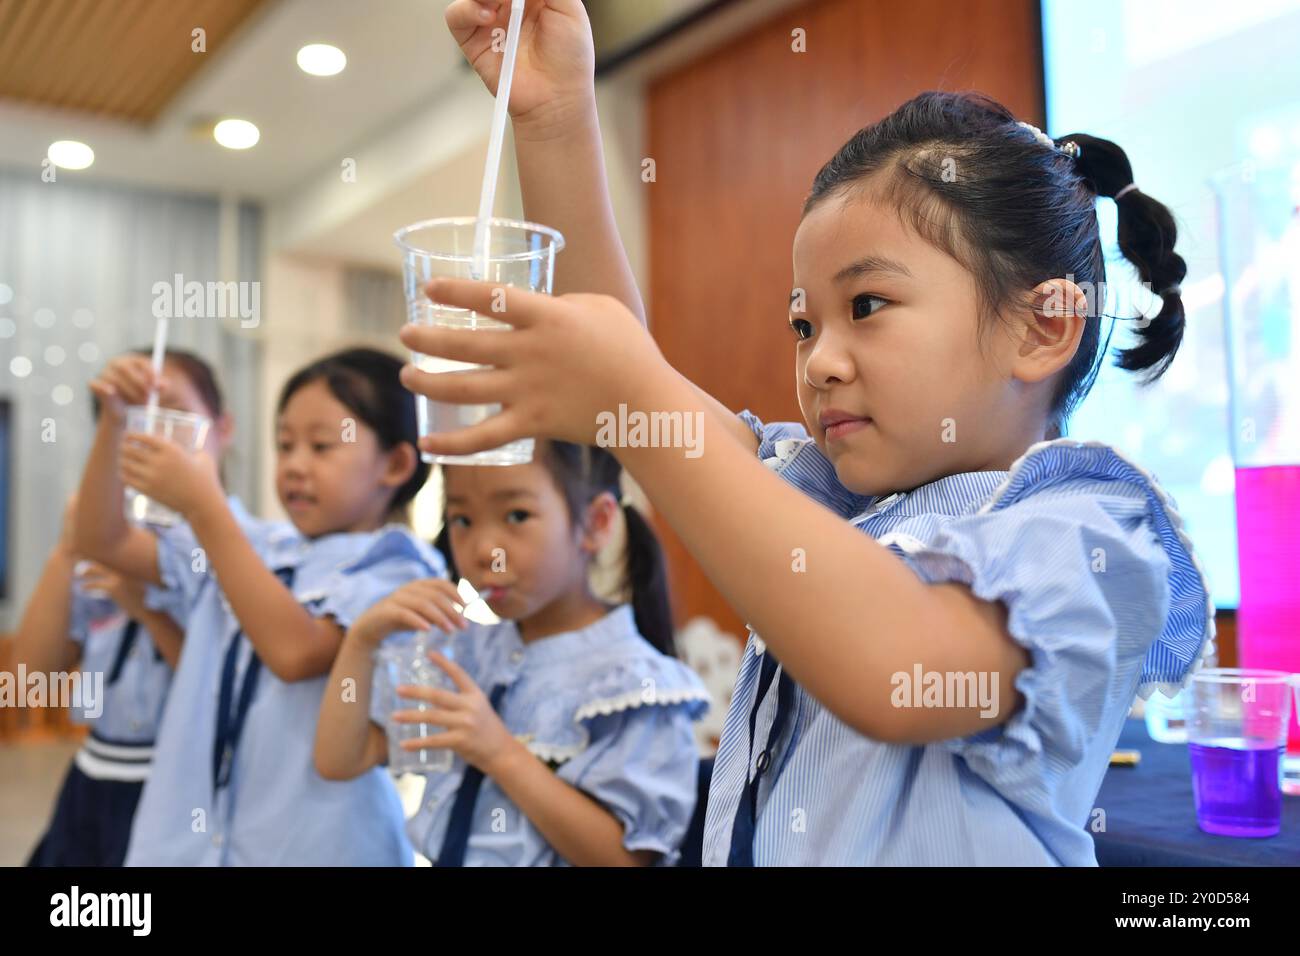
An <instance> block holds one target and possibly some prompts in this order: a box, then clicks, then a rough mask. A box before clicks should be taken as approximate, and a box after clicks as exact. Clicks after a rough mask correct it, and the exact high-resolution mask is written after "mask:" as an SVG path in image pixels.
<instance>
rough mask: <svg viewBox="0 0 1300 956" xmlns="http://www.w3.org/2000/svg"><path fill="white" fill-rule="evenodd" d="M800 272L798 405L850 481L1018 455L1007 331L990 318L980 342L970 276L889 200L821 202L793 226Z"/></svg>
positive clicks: (932, 475) (921, 480)
mask: <svg viewBox="0 0 1300 956" xmlns="http://www.w3.org/2000/svg"><path fill="white" fill-rule="evenodd" d="M794 285H795V290H794V293H793V294H792V296H791V306H790V316H789V319H790V323H791V326H792V328H793V330H794V334H795V336H796V339H797V346H796V360H795V383H796V387H797V389H798V395H799V407H800V410H801V411H802V412H803V417H804V422H805V424H806V426H807V428H808V433H809V435H811V436H812V437H813V438H814V440H815V441H816V442H817V445H818V447H820V448H821V450H822V451H823V453H825V455H826V456H827V457H828V458H829V459H830V460H831V462H832V463H834V465H835V470H836V473H837V475H838V477H839V480H840V483H841V484H843V485H844V486H845V487H846V488H848V489H849V490H850V491H853V492H855V493H857V494H864V495H887V494H890V493H892V492H895V491H907V490H910V489H912V488H915V487H917V486H919V485H922V484H925V483H927V482H929V481H933V480H935V479H936V478H938V477H941V476H944V475H949V474H955V473H957V472H963V471H980V470H989V469H1001V468H1005V467H1007V465H1008V464H1009V463H1010V461H1011V460H1013V459H1014V457H1015V454H1018V452H1016V453H1012V451H1010V450H1009V443H1008V441H1007V435H1008V433H1012V432H1019V431H1023V428H1022V427H1020V426H1018V425H1017V426H1015V427H1011V426H1012V425H1013V424H1014V422H1015V421H1016V420H1019V419H1022V418H1024V416H1025V408H1024V405H1025V403H1024V400H1023V399H1024V396H1023V393H1022V388H1023V386H1022V385H1021V384H1020V383H1018V382H1017V381H1016V380H1015V379H1014V378H1013V377H1012V376H1011V368H1012V365H1013V363H1014V353H1015V345H1014V343H1013V341H1012V337H1011V335H1010V333H1009V332H1008V331H1007V330H1006V329H1005V328H1004V327H1003V325H1002V323H994V324H993V325H992V326H991V327H990V328H988V329H987V330H986V331H985V333H984V336H983V341H981V339H980V334H979V333H980V326H979V321H978V299H977V293H976V286H975V281H974V277H973V276H972V275H971V274H970V272H968V271H967V270H966V269H965V267H963V266H962V265H961V264H960V263H958V262H957V261H956V260H954V259H952V258H951V257H950V256H948V255H947V254H946V253H944V252H943V251H941V250H940V249H938V248H936V247H935V246H933V245H931V244H930V243H929V242H927V241H926V240H925V239H923V238H921V237H920V236H918V235H917V234H916V233H915V232H914V231H913V230H912V229H910V228H909V227H907V226H905V225H904V224H903V223H902V222H901V221H900V220H899V217H898V214H897V212H896V211H895V210H894V208H893V207H892V206H889V205H888V204H885V203H877V202H875V201H873V199H872V198H871V196H870V193H869V192H868V191H867V190H866V189H865V188H855V189H853V190H850V191H849V192H848V193H847V194H841V195H836V196H829V197H827V198H826V199H824V200H823V201H822V202H821V203H820V204H819V205H817V206H815V207H814V208H813V209H812V210H811V211H810V212H809V213H808V215H806V216H805V217H804V219H803V222H802V223H800V225H799V229H798V231H797V233H796V234H795V240H794ZM801 291H802V296H801V295H800V292H801ZM801 308H802V311H800V309H801ZM836 418H841V419H845V420H846V421H845V423H844V424H839V425H835V424H834V420H835V419H836ZM1040 437H1041V436H1040ZM1010 445H1014V442H1011V443H1010ZM1024 447H1025V446H1024V445H1023V444H1022V445H1021V450H1023V448H1024ZM1007 455H1010V456H1011V457H1010V458H1008V457H1007ZM1003 459H1006V460H1005V461H1004V460H1003Z"/></svg>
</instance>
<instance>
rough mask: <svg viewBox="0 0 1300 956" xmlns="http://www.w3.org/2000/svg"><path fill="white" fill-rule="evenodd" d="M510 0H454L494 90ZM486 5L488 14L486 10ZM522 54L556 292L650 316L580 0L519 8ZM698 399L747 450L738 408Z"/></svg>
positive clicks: (526, 146) (516, 90)
mask: <svg viewBox="0 0 1300 956" xmlns="http://www.w3.org/2000/svg"><path fill="white" fill-rule="evenodd" d="M509 9H510V5H509V3H508V2H507V3H502V2H496V0H457V2H455V3H453V4H451V6H449V7H448V8H447V25H448V27H449V28H450V29H451V32H452V35H453V36H454V37H455V38H456V40H457V42H458V43H460V45H461V51H462V52H463V53H464V54H465V57H466V59H467V60H469V62H470V63H471V64H472V65H473V67H474V69H475V70H476V71H477V72H478V74H479V76H480V77H481V78H482V79H483V82H484V83H485V84H486V85H487V87H488V89H489V90H492V91H494V92H495V90H496V88H497V78H498V75H499V73H500V64H501V55H500V53H499V52H496V51H494V50H493V47H492V31H493V30H494V29H498V28H504V27H505V25H506V20H507V16H508V13H509ZM485 10H486V11H488V12H489V13H490V14H491V16H490V18H484V17H482V16H481V15H480V14H481V11H485ZM519 44H520V45H519V56H518V60H517V61H516V64H515V76H514V80H513V81H512V83H513V85H512V87H511V92H510V113H511V116H512V125H513V128H514V140H515V156H516V160H517V163H518V167H519V186H520V189H521V191H522V193H523V200H524V216H525V217H526V218H527V219H529V220H531V221H533V222H538V223H542V224H544V225H547V226H550V227H552V228H554V229H558V230H559V231H560V232H561V233H562V234H563V236H564V241H565V250H564V253H563V254H562V255H561V256H559V257H558V258H557V259H556V268H555V284H554V292H555V294H556V295H562V294H564V293H566V292H594V293H600V294H603V295H609V296H613V297H614V298H615V299H618V300H619V301H620V302H622V303H623V304H624V305H625V306H627V308H628V309H629V310H630V311H631V312H632V314H633V315H635V316H636V317H637V318H638V319H640V321H641V324H642V325H645V324H646V312H645V304H644V303H643V302H642V301H641V292H640V290H639V289H638V288H637V285H636V279H635V277H634V276H633V274H632V266H631V263H629V262H628V258H627V251H626V250H625V249H624V247H623V240H622V239H621V238H620V237H619V234H618V226H617V224H616V223H615V221H614V208H613V204H612V203H611V202H610V197H609V184H608V180H607V178H606V173H605V156H604V149H603V146H602V144H601V138H600V122H599V119H598V117H597V113H596V89H595V79H594V73H595V48H594V44H593V41H592V36H591V24H590V22H589V21H588V19H587V13H586V10H585V9H584V7H583V5H582V3H581V2H580V0H530V2H529V3H528V4H526V6H525V9H524V22H523V26H522V28H521V34H520V41H519ZM695 390H696V392H697V393H698V394H699V396H700V398H701V399H702V400H703V401H704V403H705V404H706V405H707V406H708V408H709V409H710V411H712V412H713V413H714V415H716V416H718V417H719V418H720V419H721V420H722V421H724V422H726V423H727V429H728V431H729V432H730V433H731V434H732V435H734V436H735V437H736V438H737V439H738V440H739V441H741V442H742V443H743V444H744V445H745V447H746V448H749V449H750V450H751V452H754V451H757V450H758V439H757V438H755V437H754V434H753V432H751V431H750V430H749V428H747V427H746V426H745V424H744V423H743V422H741V421H739V420H738V419H737V418H736V416H735V414H734V413H733V412H732V411H731V410H730V409H728V408H727V407H726V406H725V405H723V404H722V403H721V402H719V401H718V400H717V399H715V398H713V396H711V395H709V394H708V393H707V392H705V391H704V390H703V389H701V388H699V387H698V386H696V387H695Z"/></svg>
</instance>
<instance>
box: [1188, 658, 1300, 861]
mask: <svg viewBox="0 0 1300 956" xmlns="http://www.w3.org/2000/svg"><path fill="white" fill-rule="evenodd" d="M1292 688H1293V680H1292V677H1291V675H1289V674H1287V673H1286V672H1285V671H1271V670H1259V669H1250V668H1240V667H1216V668H1209V669H1205V670H1202V671H1199V672H1198V673H1197V674H1195V675H1194V676H1193V678H1192V686H1191V688H1190V699H1189V700H1188V704H1187V709H1188V715H1187V738H1188V748H1189V750H1190V754H1191V760H1192V793H1193V795H1194V797H1195V799H1196V822H1197V824H1198V825H1199V826H1200V828H1201V829H1202V830H1204V831H1205V832H1206V833H1217V834H1221V835H1223V836H1234V837H1268V836H1274V835H1275V834H1277V833H1278V831H1279V830H1280V829H1281V826H1282V754H1283V751H1284V749H1285V747H1286V733H1287V721H1288V720H1289V719H1290V716H1291V697H1292V693H1293V690H1292ZM1184 693H1185V694H1186V692H1184Z"/></svg>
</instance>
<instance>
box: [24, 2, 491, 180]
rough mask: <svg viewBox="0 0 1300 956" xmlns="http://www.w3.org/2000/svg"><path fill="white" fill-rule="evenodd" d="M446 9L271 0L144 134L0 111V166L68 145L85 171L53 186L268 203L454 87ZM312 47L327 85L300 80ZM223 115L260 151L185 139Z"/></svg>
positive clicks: (440, 5) (50, 114)
mask: <svg viewBox="0 0 1300 956" xmlns="http://www.w3.org/2000/svg"><path fill="white" fill-rule="evenodd" d="M445 7H446V2H445V0H364V2H358V0H273V2H272V3H271V4H270V5H269V7H268V8H267V9H266V10H264V11H262V12H261V13H259V14H257V15H255V16H254V17H253V18H251V19H250V21H249V22H248V23H247V24H245V26H244V27H243V28H242V29H241V30H240V32H239V33H238V35H236V36H235V37H234V38H233V39H232V40H231V41H230V42H229V44H228V45H227V46H225V47H224V48H222V49H221V50H219V51H218V52H217V53H215V54H213V62H212V63H211V64H210V65H208V66H206V67H205V68H204V69H203V70H201V71H200V72H199V73H198V75H197V76H196V77H195V78H194V79H193V80H192V81H191V83H190V84H188V85H187V86H186V87H185V88H184V89H183V90H182V91H181V93H180V95H179V96H178V97H177V98H176V99H175V100H174V101H173V102H172V103H171V104H169V105H168V107H167V109H166V110H164V112H163V114H162V115H161V117H160V118H159V120H158V122H157V123H155V124H154V125H153V126H152V127H150V128H147V129H140V128H137V127H133V126H130V125H127V124H121V123H115V122H107V121H102V120H95V119H90V118H83V117H80V116H78V115H75V114H60V113H58V112H55V111H52V110H34V109H31V108H27V107H18V106H16V105H14V104H6V103H3V102H0V164H3V165H6V166H10V167H18V168H22V167H27V168H29V169H31V170H32V174H33V175H39V172H40V168H41V161H42V160H43V159H44V157H45V152H46V149H47V148H48V147H49V144H50V143H51V142H53V141H54V140H56V139H78V140H82V141H83V142H86V143H88V144H90V146H91V147H92V148H93V149H94V150H95V163H94V165H93V166H91V167H90V168H89V169H87V170H84V171H81V172H72V171H68V170H60V171H59V176H60V177H63V176H69V177H71V176H76V177H83V178H85V179H88V180H116V181H123V182H132V183H141V184H149V185H154V186H162V187H169V188H175V189H183V190H196V191H203V192H213V191H217V192H226V193H230V194H233V195H237V196H245V197H249V198H255V199H261V200H272V199H274V198H276V197H277V196H279V195H281V194H283V193H285V192H287V191H289V190H291V189H292V188H293V187H295V186H296V185H297V184H298V183H299V182H301V181H302V180H303V178H304V177H306V176H307V175H309V174H311V173H313V172H315V171H320V170H322V169H325V168H327V167H329V168H333V169H336V170H337V169H338V168H339V164H340V163H341V162H342V160H343V159H344V158H345V157H348V156H351V155H353V154H354V153H355V152H357V151H359V150H361V149H363V148H364V147H365V145H366V144H367V143H368V142H370V141H372V140H373V139H375V138H376V137H379V136H382V135H383V134H384V132H385V131H386V129H387V128H388V127H390V126H391V125H392V124H394V123H397V122H400V120H401V118H402V117H404V116H406V115H408V114H410V113H412V112H413V111H416V110H419V109H420V108H421V107H422V106H426V105H428V103H429V102H430V100H432V99H435V98H436V97H437V95H438V92H439V90H440V89H444V88H446V87H447V86H448V85H449V84H454V82H455V80H456V79H457V78H458V76H460V74H462V73H463V71H464V70H465V68H464V67H463V66H462V61H461V56H460V52H459V50H458V49H457V48H456V44H455V42H454V41H453V40H452V39H451V37H450V35H449V34H448V32H447V29H446V26H445V25H444V23H443V19H442V17H443V13H442V11H443V10H444V9H445ZM313 42H324V43H333V44H335V45H336V46H339V47H341V48H342V49H343V51H344V52H345V53H346V54H347V57H348V65H347V69H346V70H344V71H343V72H342V73H341V74H339V75H337V76H333V77H314V76H308V75H307V74H305V73H303V72H302V71H301V70H299V69H298V66H297V64H296V63H295V60H294V57H295V55H296V53H297V51H298V48H299V47H301V46H302V45H304V44H306V43H313ZM196 55H201V54H196ZM226 116H236V117H240V118H243V119H248V120H251V121H253V122H254V123H256V124H257V125H258V127H259V128H260V129H261V132H262V138H261V142H259V143H258V144H257V145H256V146H255V147H253V148H252V149H249V150H244V151H234V150H228V149H225V148H223V147H221V146H218V145H217V144H216V143H215V142H214V141H213V140H212V138H211V137H210V136H206V137H202V136H196V135H194V134H193V133H191V126H192V125H193V124H194V123H196V122H201V121H202V120H204V119H209V120H213V119H219V118H222V117H226Z"/></svg>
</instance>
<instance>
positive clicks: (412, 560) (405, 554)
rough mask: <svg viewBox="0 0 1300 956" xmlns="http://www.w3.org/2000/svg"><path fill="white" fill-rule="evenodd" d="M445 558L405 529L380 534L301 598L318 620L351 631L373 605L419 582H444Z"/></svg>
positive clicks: (389, 529) (388, 529)
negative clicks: (331, 618)
mask: <svg viewBox="0 0 1300 956" xmlns="http://www.w3.org/2000/svg"><path fill="white" fill-rule="evenodd" d="M446 576H447V566H446V563H445V562H444V561H443V559H442V556H441V555H440V554H438V552H437V551H435V550H434V549H433V548H431V547H429V546H428V545H427V544H425V543H424V542H423V541H421V540H419V539H418V538H416V537H415V535H414V534H413V533H412V532H411V531H409V530H408V529H406V528H400V527H392V528H387V529H385V530H383V531H382V532H380V533H379V535H378V536H377V537H376V538H375V540H374V541H373V542H371V543H370V545H369V546H368V547H367V548H366V550H365V552H364V553H363V554H362V555H361V556H360V557H359V558H356V559H355V560H352V561H350V562H348V563H347V564H344V565H343V566H342V567H340V568H339V569H338V570H336V571H334V572H333V573H332V574H330V575H328V576H327V577H326V578H325V579H324V580H323V582H322V583H321V584H320V586H319V587H317V588H313V589H312V593H311V594H310V596H308V597H302V596H300V599H302V600H303V601H304V603H305V604H306V605H307V608H308V610H310V611H311V612H312V614H314V615H315V616H317V617H333V618H334V620H335V621H337V622H338V623H339V625H340V626H341V627H344V628H348V627H351V626H352V622H353V621H355V620H356V619H357V618H358V617H360V616H361V615H362V614H363V613H364V612H365V611H366V610H367V609H368V608H370V606H371V605H373V604H375V603H376V602H377V601H379V600H380V599H381V598H384V597H387V596H388V595H390V594H392V593H393V592H394V591H396V590H397V589H398V588H400V587H401V586H402V585H404V584H407V583H409V582H411V581H414V580H417V579H419V578H445V577H446Z"/></svg>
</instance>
